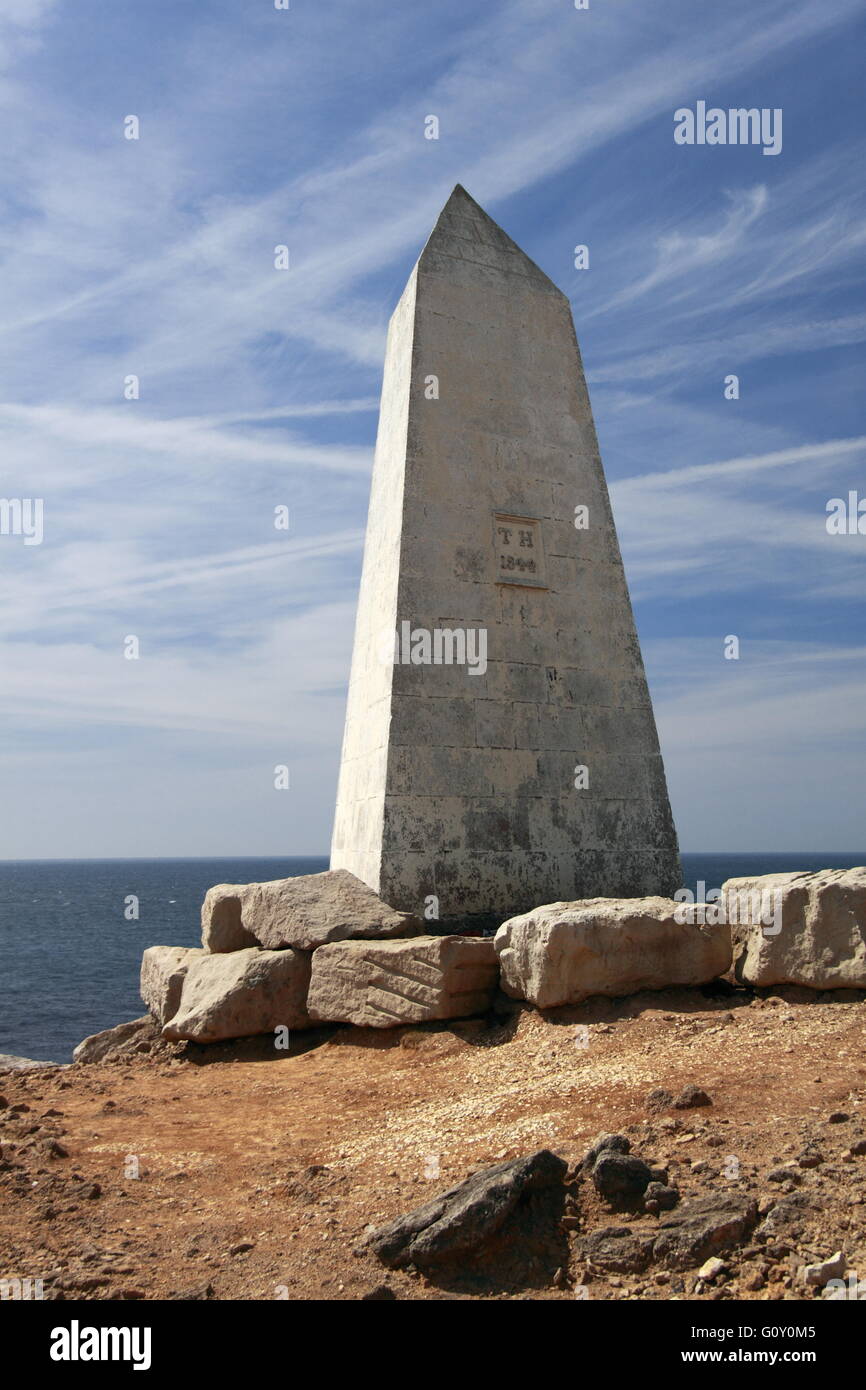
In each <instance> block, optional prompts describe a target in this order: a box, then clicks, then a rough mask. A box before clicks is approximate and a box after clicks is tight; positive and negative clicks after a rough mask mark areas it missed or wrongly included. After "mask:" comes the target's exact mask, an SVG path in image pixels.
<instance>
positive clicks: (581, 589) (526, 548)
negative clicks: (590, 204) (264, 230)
mask: <svg viewBox="0 0 866 1390" xmlns="http://www.w3.org/2000/svg"><path fill="white" fill-rule="evenodd" d="M331 866H332V868H344V869H349V870H351V872H352V873H354V874H356V875H357V876H358V877H359V878H360V879H363V880H364V882H366V883H368V884H369V885H370V886H371V887H372V888H374V889H375V890H376V891H377V892H378V893H379V894H380V895H381V896H382V897H383V898H384V899H385V900H386V901H387V902H389V903H390V904H391V905H392V906H393V907H396V908H400V909H403V910H406V911H413V912H417V913H419V914H422V915H423V914H425V912H426V915H427V916H428V917H432V916H435V915H437V914H438V916H439V917H440V918H441V919H445V920H447V919H450V918H459V917H463V916H466V915H473V914H496V915H499V916H502V915H504V914H511V913H515V912H519V911H524V910H527V909H528V908H531V907H534V906H537V905H539V904H541V903H546V902H556V901H561V900H571V899H575V898H588V897H597V896H604V897H611V896H627V897H634V896H641V895H644V894H649V893H661V894H664V895H670V894H671V893H672V892H673V891H674V890H675V889H676V888H677V887H678V886H679V885H680V883H681V878H680V871H679V858H678V852H677V840H676V832H675V830H674V825H673V820H672V817H671V811H670V803H669V800H668V793H667V787H666V783H665V775H664V768H663V766H662V760H661V755H660V752H659V744H658V737H657V734H656V728H655V720H654V718H653V711H652V705H651V703H650V697H649V691H648V688H647V683H646V677H645V674H644V668H643V662H642V659H641V652H640V646H639V644H638V638H637V633H636V630H635V625H634V619H633V617H632V610H631V603H630V601H629V594H628V588H627V586H626V581H625V575H624V572H623V566H622V559H621V557H620V550H619V543H618V541H617V536H616V530H615V527H614V523H613V517H612V515H611V509H610V503H609V500H608V493H607V486H606V484H605V478H604V471H603V469H602V464H601V458H600V456H599V449H598V441H597V439H596V433H595V427H594V424H593V419H592V412H591V409H590V403H589V396H588V394H587V388H586V382H585V380H584V375H583V368H582V365H581V359H580V352H579V349H578V345H577V339H576V337H575V332H574V326H573V323H572V317H571V310H570V307H569V303H568V300H567V298H566V296H565V295H564V294H563V293H562V292H561V291H560V290H558V289H557V287H556V286H555V285H554V284H553V283H552V281H550V280H549V279H548V278H547V276H546V275H545V274H544V273H543V272H542V271H541V270H540V269H539V268H538V266H536V265H535V264H534V263H533V262H532V261H531V260H530V259H529V257H528V256H526V255H525V254H524V252H523V251H521V250H520V248H519V247H518V246H517V245H515V243H514V242H513V241H512V240H511V239H510V237H508V236H507V235H506V234H505V233H504V232H503V231H502V229H501V228H500V227H498V226H497V225H496V223H495V222H493V221H492V220H491V218H490V217H488V216H487V214H486V213H485V212H484V211H483V210H482V209H481V208H480V207H479V206H478V204H477V203H476V202H475V201H474V200H473V199H472V198H470V196H469V195H468V193H466V191H465V190H464V189H463V188H461V187H460V186H459V185H458V186H457V187H456V188H455V189H454V192H453V193H452V194H451V197H450V198H449V200H448V202H447V204H446V206H445V207H444V209H443V210H442V213H441V214H440V216H439V220H438V221H437V223H436V226H435V228H434V229H433V232H432V234H431V236H430V239H429V240H428V242H427V244H426V246H425V247H424V250H423V251H422V253H421V256H420V258H419V260H418V262H417V264H416V266H415V268H414V270H413V271H412V274H411V276H410V277H409V282H408V284H407V285H406V288H405V290H404V291H403V295H402V297H401V299H400V302H399V304H398V305H397V308H396V310H395V311H394V314H393V317H392V319H391V323H390V327H389V332H388V345H387V353H386V359H385V375H384V383H383V388H382V401H381V410H380V417H379V432H378V437H377V441H376V454H375V463H374V468H373V481H372V491H371V497H370V511H369V519H368V523H367V539H366V546H365V551H364V566H363V574H362V579H361V593H360V601H359V606H358V616H357V624H356V630H355V646H354V654H353V658H352V673H351V680H350V685H349V700H348V709H347V715H346V730H345V737H344V742H343V756H342V764H341V768H340V780H339V789H338V794H337V811H336V819H335V823H334V835H333V843H332V847H331Z"/></svg>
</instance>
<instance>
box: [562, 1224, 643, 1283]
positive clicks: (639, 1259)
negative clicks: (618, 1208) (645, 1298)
mask: <svg viewBox="0 0 866 1390" xmlns="http://www.w3.org/2000/svg"><path fill="white" fill-rule="evenodd" d="M652 1253H653V1233H652V1232H651V1231H647V1232H639V1231H634V1230H633V1229H632V1228H631V1227H630V1226H602V1227H601V1228H600V1229H599V1230H597V1231H593V1232H592V1234H591V1235H588V1236H586V1237H585V1238H584V1239H583V1240H582V1241H581V1242H580V1254H581V1257H582V1258H583V1259H584V1260H587V1261H588V1262H589V1263H590V1264H591V1265H594V1266H595V1268H596V1269H604V1270H607V1271H609V1272H610V1273H612V1274H641V1273H642V1272H643V1271H644V1270H645V1269H646V1268H647V1267H648V1266H649V1263H650V1260H651V1259H652Z"/></svg>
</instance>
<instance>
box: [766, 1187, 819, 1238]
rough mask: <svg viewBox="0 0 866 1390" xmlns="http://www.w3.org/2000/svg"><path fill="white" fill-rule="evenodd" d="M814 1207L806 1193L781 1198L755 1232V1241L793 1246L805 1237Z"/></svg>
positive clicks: (795, 1193)
mask: <svg viewBox="0 0 866 1390" xmlns="http://www.w3.org/2000/svg"><path fill="white" fill-rule="evenodd" d="M813 1207H814V1204H813V1202H812V1201H811V1199H810V1198H809V1197H808V1196H807V1195H806V1193H804V1192H792V1193H791V1194H790V1195H788V1196H785V1197H781V1198H780V1199H779V1201H778V1202H776V1203H775V1205H774V1206H772V1207H771V1208H770V1210H769V1211H768V1212H767V1215H766V1216H765V1217H764V1219H763V1221H762V1222H761V1224H760V1226H759V1227H758V1229H757V1230H756V1231H755V1240H757V1241H761V1242H770V1243H776V1242H779V1241H781V1242H790V1243H791V1244H792V1245H793V1244H794V1243H796V1242H797V1241H798V1240H799V1239H800V1237H801V1236H802V1235H803V1232H804V1231H805V1229H806V1224H807V1222H808V1219H809V1216H810V1214H811V1212H812V1210H813Z"/></svg>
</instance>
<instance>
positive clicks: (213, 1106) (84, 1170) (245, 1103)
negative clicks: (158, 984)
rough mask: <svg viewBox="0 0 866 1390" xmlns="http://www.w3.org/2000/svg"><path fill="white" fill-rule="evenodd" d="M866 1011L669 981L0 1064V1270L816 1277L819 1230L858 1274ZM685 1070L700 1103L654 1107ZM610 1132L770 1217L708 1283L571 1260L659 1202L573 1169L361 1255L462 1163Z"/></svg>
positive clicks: (545, 1280)
mask: <svg viewBox="0 0 866 1390" xmlns="http://www.w3.org/2000/svg"><path fill="white" fill-rule="evenodd" d="M864 1029H866V1002H864V997H863V994H862V992H861V993H860V994H855V993H853V992H847V993H841V992H840V993H837V994H832V995H827V994H817V995H815V994H813V993H811V992H809V991H805V990H797V989H787V990H786V989H782V990H779V991H777V992H775V993H770V994H765V995H764V996H763V997H759V996H758V995H756V994H753V993H749V992H746V991H743V990H740V989H725V990H724V992H722V989H721V987H720V988H719V989H718V990H716V992H715V993H710V992H702V991H699V990H676V991H673V990H671V991H667V992H664V993H658V994H643V995H637V996H634V997H632V998H630V999H627V1000H619V1001H606V1000H601V999H599V1000H593V1001H590V1002H589V1003H588V1004H586V1005H582V1006H579V1007H575V1008H571V1009H560V1010H556V1011H552V1012H551V1013H549V1014H547V1015H541V1014H538V1013H536V1012H535V1011H533V1010H531V1009H529V1008H526V1007H518V1006H516V1005H513V1004H511V1003H510V1001H506V1000H504V998H503V999H502V1000H500V1005H499V1010H498V1012H496V1013H494V1014H493V1015H491V1016H490V1017H488V1018H485V1019H481V1020H469V1021H466V1022H463V1023H457V1024H453V1025H430V1026H426V1027H424V1028H404V1029H400V1030H394V1031H391V1032H387V1033H377V1032H373V1031H365V1030H360V1029H352V1028H348V1027H336V1028H331V1029H328V1030H322V1031H318V1032H315V1033H306V1034H302V1033H298V1034H296V1035H295V1036H294V1037H293V1038H292V1046H291V1051H290V1052H289V1053H288V1054H286V1053H275V1052H274V1050H273V1047H272V1045H271V1043H270V1041H269V1040H251V1041H249V1042H245V1043H241V1044H237V1043H235V1044H223V1045H219V1046H215V1047H211V1048H203V1047H196V1046H193V1045H190V1044H181V1045H177V1046H175V1047H167V1046H165V1045H164V1044H160V1045H159V1046H157V1047H155V1048H153V1049H152V1050H151V1051H150V1052H139V1053H135V1054H133V1055H132V1056H127V1057H122V1058H119V1059H116V1060H114V1061H110V1062H105V1063H102V1064H95V1065H76V1066H74V1067H69V1068H52V1069H50V1070H42V1071H35V1072H30V1073H20V1072H19V1073H16V1072H4V1073H0V1096H2V1099H0V1141H2V1142H0V1276H5V1277H9V1276H16V1275H17V1276H18V1277H30V1278H41V1279H43V1280H44V1289H45V1296H46V1297H47V1298H58V1299H81V1298H84V1299H142V1298H144V1299H165V1298H180V1299H190V1298H214V1299H274V1298H289V1299H308V1298H313V1299H365V1298H366V1299H370V1298H379V1299H386V1298H399V1299H437V1298H483V1299H496V1298H531V1299H538V1298H541V1299H559V1298H570V1299H573V1298H575V1297H588V1298H590V1299H634V1298H636V1299H642V1300H645V1299H665V1300H666V1299H671V1298H675V1299H795V1298H796V1299H802V1298H807V1299H811V1298H815V1297H820V1296H821V1295H820V1291H819V1290H817V1289H812V1288H809V1287H807V1286H806V1285H805V1284H803V1282H802V1280H801V1279H800V1277H799V1274H798V1271H799V1269H800V1267H801V1266H803V1265H806V1264H809V1263H813V1262H817V1261H821V1260H824V1259H826V1258H827V1257H829V1256H830V1255H832V1254H833V1253H834V1252H835V1251H837V1250H840V1249H841V1250H842V1251H843V1252H844V1255H845V1257H846V1259H847V1264H848V1268H849V1269H850V1270H854V1271H857V1272H858V1273H859V1275H860V1277H861V1279H864V1280H866V1057H864V1048H863V1042H864ZM688 1085H696V1086H699V1087H701V1088H703V1089H704V1090H705V1091H706V1092H707V1093H708V1095H709V1097H710V1098H711V1100H712V1104H711V1105H703V1106H701V1107H698V1108H692V1109H677V1108H675V1107H674V1106H673V1105H672V1104H670V1103H668V1102H666V1101H665V1098H664V1097H662V1098H661V1101H660V1102H649V1103H648V1101H647V1097H648V1095H649V1093H650V1092H652V1091H654V1090H657V1089H659V1088H662V1089H664V1090H667V1091H668V1092H669V1093H670V1094H671V1096H676V1095H678V1093H680V1092H681V1090H682V1089H683V1088H684V1087H686V1086H688ZM602 1131H615V1132H618V1133H620V1134H623V1135H625V1136H627V1137H628V1139H629V1140H630V1143H631V1150H632V1153H633V1154H636V1155H638V1156H640V1157H641V1158H643V1159H646V1160H647V1161H648V1162H650V1163H651V1164H654V1165H656V1166H659V1167H661V1168H665V1169H666V1170H667V1172H668V1175H669V1181H670V1183H671V1184H673V1185H675V1186H676V1187H677V1188H678V1189H679V1191H680V1195H681V1205H682V1204H685V1203H687V1202H688V1201H690V1200H691V1199H693V1198H698V1197H707V1196H708V1195H710V1194H714V1193H715V1194H718V1195H719V1196H723V1195H725V1194H730V1193H732V1192H734V1193H739V1194H745V1195H747V1196H751V1197H754V1199H755V1200H756V1202H757V1204H758V1211H759V1214H760V1217H761V1218H763V1217H765V1216H766V1214H767V1213H769V1212H771V1211H772V1209H773V1208H774V1207H775V1208H776V1214H775V1216H774V1217H773V1218H772V1219H771V1221H770V1222H769V1224H768V1223H766V1222H763V1224H761V1225H758V1227H757V1229H756V1230H755V1229H753V1230H751V1231H750V1232H746V1233H744V1234H743V1236H742V1237H741V1238H740V1239H739V1240H738V1242H737V1243H736V1245H735V1246H734V1248H733V1249H731V1250H728V1251H725V1252H724V1253H723V1254H722V1256H721V1262H722V1268H721V1269H720V1270H718V1271H717V1272H716V1273H715V1274H714V1275H713V1277H712V1278H705V1279H703V1280H702V1279H700V1278H699V1277H698V1274H697V1267H693V1268H673V1267H670V1266H666V1265H665V1263H664V1261H653V1262H651V1263H650V1264H649V1266H648V1267H647V1268H646V1269H644V1270H642V1271H641V1272H629V1270H628V1269H627V1268H626V1269H623V1270H621V1271H620V1272H613V1271H611V1270H610V1269H608V1270H606V1271H605V1270H602V1269H598V1268H594V1267H592V1266H591V1265H590V1264H588V1263H587V1260H586V1255H585V1249H584V1242H585V1240H586V1238H587V1237H588V1236H590V1235H591V1233H592V1232H593V1231H595V1230H597V1229H598V1228H599V1227H602V1226H605V1225H611V1224H616V1225H618V1226H620V1227H622V1228H623V1229H625V1230H626V1231H627V1232H628V1233H631V1234H633V1235H637V1236H642V1235H645V1234H649V1233H652V1232H654V1231H655V1230H656V1229H657V1227H658V1223H659V1222H660V1221H662V1220H664V1219H665V1213H664V1212H661V1213H659V1214H655V1215H653V1214H648V1213H646V1212H644V1211H640V1210H637V1209H634V1208H632V1209H628V1208H626V1209H622V1210H619V1211H614V1210H613V1209H612V1208H611V1206H610V1204H609V1202H607V1201H606V1200H604V1199H603V1198H602V1197H600V1196H599V1194H598V1193H597V1192H596V1191H595V1190H594V1188H593V1185H592V1183H591V1182H589V1181H587V1180H584V1181H582V1182H578V1183H573V1184H572V1185H571V1187H570V1190H569V1196H568V1197H567V1200H566V1203H565V1206H564V1207H561V1206H557V1207H555V1208H553V1207H550V1206H549V1203H548V1206H547V1207H545V1201H544V1200H541V1201H538V1202H535V1203H534V1204H533V1205H531V1207H530V1208H527V1210H526V1211H524V1213H523V1215H522V1217H520V1219H518V1220H517V1221H516V1224H515V1225H514V1228H513V1229H509V1230H506V1231H504V1232H503V1233H502V1234H501V1235H500V1236H499V1237H498V1238H497V1240H496V1241H494V1242H493V1244H491V1246H490V1247H489V1248H488V1249H486V1250H485V1251H484V1253H483V1255H481V1254H479V1256H478V1258H472V1259H465V1258H464V1259H461V1260H458V1261H456V1262H455V1263H453V1264H452V1265H451V1266H449V1267H446V1268H444V1269H442V1270H440V1271H439V1272H438V1273H437V1272H432V1271H430V1270H428V1271H426V1272H423V1273H422V1272H420V1271H418V1270H415V1269H412V1268H410V1269H408V1270H400V1271H393V1270H389V1269H386V1268H385V1267H384V1266H383V1265H381V1264H380V1263H379V1261H378V1260H377V1259H376V1257H375V1256H374V1255H373V1254H372V1253H369V1252H363V1253H361V1254H358V1253H356V1251H357V1247H358V1245H359V1242H360V1241H362V1240H363V1237H364V1234H365V1232H366V1231H368V1228H369V1227H370V1226H371V1225H373V1226H375V1225H378V1224H380V1223H383V1222H386V1221H389V1220H390V1219H392V1218H393V1217H395V1216H397V1215H399V1214H401V1213H404V1212H407V1211H409V1210H411V1209H412V1208H413V1207H416V1206H418V1205H420V1204H421V1203H423V1202H426V1201H428V1200H429V1199H430V1198H431V1197H432V1196H434V1195H435V1194H436V1193H437V1192H439V1191H442V1190H444V1189H446V1188H448V1187H450V1186H452V1185H453V1184H455V1183H457V1182H459V1181H461V1180H462V1179H464V1178H465V1177H466V1176H467V1175H469V1174H470V1173H472V1172H473V1171H475V1170H477V1169H479V1168H483V1167H485V1166H488V1165H490V1164H493V1163H496V1162H500V1161H502V1160H504V1159H508V1158H512V1157H516V1156H519V1155H522V1154H529V1153H531V1152H532V1151H533V1150H535V1149H538V1148H542V1147H546V1148H550V1149H553V1150H554V1151H556V1152H557V1153H558V1154H560V1155H562V1157H564V1158H565V1159H567V1160H568V1162H569V1165H570V1173H571V1174H573V1173H574V1172H575V1170H576V1166H577V1164H578V1163H579V1161H580V1159H581V1158H582V1156H583V1155H584V1153H585V1152H586V1150H587V1148H588V1146H589V1145H590V1144H591V1142H592V1141H593V1139H594V1138H595V1137H596V1136H597V1135H598V1134H599V1132H602ZM136 1174H137V1176H136ZM545 1200H546V1199H545ZM780 1203H781V1206H780ZM628 1263H629V1262H628V1260H625V1261H624V1264H626V1265H628Z"/></svg>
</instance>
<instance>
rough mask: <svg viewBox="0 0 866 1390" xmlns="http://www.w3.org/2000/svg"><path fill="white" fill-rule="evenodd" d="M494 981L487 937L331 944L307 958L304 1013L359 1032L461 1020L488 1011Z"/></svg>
mask: <svg viewBox="0 0 866 1390" xmlns="http://www.w3.org/2000/svg"><path fill="white" fill-rule="evenodd" d="M497 975H498V968H497V963H496V952H495V951H494V949H493V942H492V940H490V939H487V940H484V939H482V938H480V937H469V936H417V937H414V938H413V939H411V940H407V941H341V942H335V943H334V944H333V945H330V946H320V947H319V949H318V950H317V951H315V952H314V953H313V973H312V978H311V980H310V993H309V998H308V1007H309V1011H310V1017H311V1018H314V1019H320V1020H323V1021H324V1020H327V1021H329V1022H340V1023H356V1024H358V1025H359V1026H360V1027H363V1028H396V1027H399V1025H401V1024H404V1023H424V1022H428V1021H430V1020H433V1019H445V1018H466V1017H467V1016H469V1015H470V1014H476V1013H482V1012H484V1010H486V1009H487V1008H489V1007H490V1003H491V1001H492V996H493V990H494V989H495V987H496V982H497Z"/></svg>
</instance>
